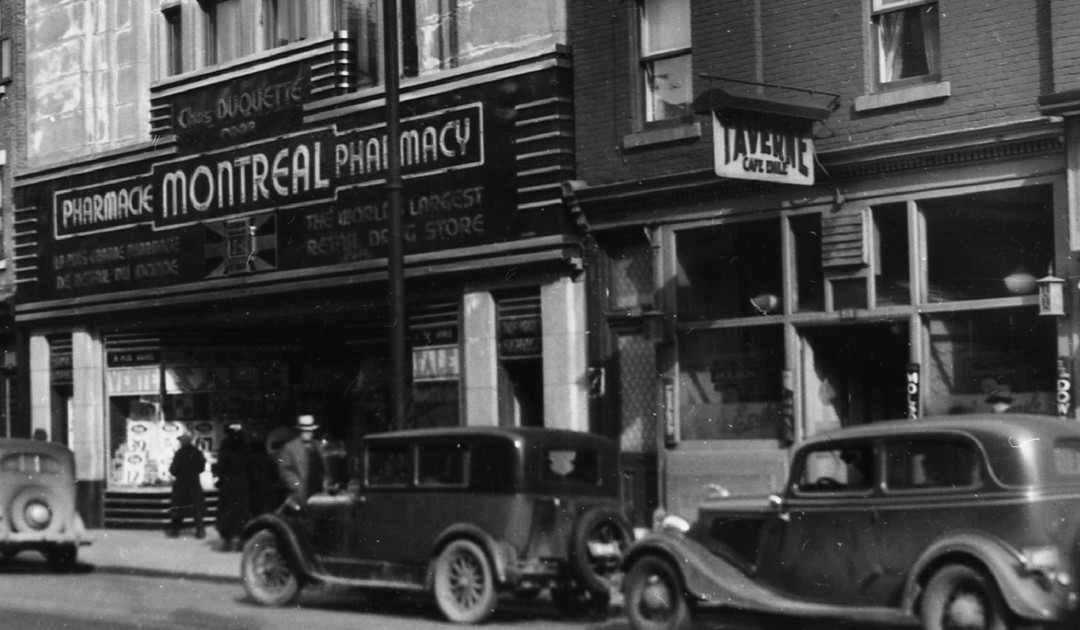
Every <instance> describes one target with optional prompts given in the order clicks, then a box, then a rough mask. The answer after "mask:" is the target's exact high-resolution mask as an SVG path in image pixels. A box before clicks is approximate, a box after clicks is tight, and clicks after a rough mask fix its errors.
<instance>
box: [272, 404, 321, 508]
mask: <svg viewBox="0 0 1080 630" xmlns="http://www.w3.org/2000/svg"><path fill="white" fill-rule="evenodd" d="M318 428H319V425H318V424H316V423H315V416H311V415H306V414H305V415H302V416H300V417H299V419H298V420H297V423H296V430H297V431H298V432H299V435H297V436H296V437H295V438H293V439H292V440H289V441H288V442H286V443H285V446H283V447H281V452H280V453H278V471H279V472H280V474H281V481H282V482H283V483H284V484H285V489H286V490H287V491H288V496H287V497H286V499H285V501H286V505H288V506H290V507H295V508H300V509H303V507H304V505H305V504H306V503H307V499H308V497H310V496H311V495H313V494H315V493H318V492H320V491H322V489H323V460H322V454H321V453H320V452H319V446H318V443H317V442H316V441H315V431H316V430H317V429H318Z"/></svg>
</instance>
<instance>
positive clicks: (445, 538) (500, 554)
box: [425, 523, 517, 588]
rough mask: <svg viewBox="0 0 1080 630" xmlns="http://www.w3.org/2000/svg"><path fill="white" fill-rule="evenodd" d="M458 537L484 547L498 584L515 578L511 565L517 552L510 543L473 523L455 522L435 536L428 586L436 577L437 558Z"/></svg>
mask: <svg viewBox="0 0 1080 630" xmlns="http://www.w3.org/2000/svg"><path fill="white" fill-rule="evenodd" d="M458 538H468V539H469V540H472V541H473V542H475V543H477V544H479V545H480V546H481V547H482V548H483V549H484V552H485V553H487V555H488V558H490V559H491V565H492V566H491V569H492V571H494V572H495V582H496V583H497V584H505V583H507V582H508V581H511V580H512V579H513V576H512V575H511V570H510V567H511V566H513V564H514V562H515V560H516V558H517V554H516V553H515V552H514V549H513V548H512V547H511V546H510V545H509V544H508V543H504V542H501V541H499V540H496V539H495V538H494V537H493V536H491V535H490V534H488V533H487V532H486V531H484V530H483V529H481V528H479V527H477V526H476V525H473V524H472V523H455V524H453V525H451V526H450V527H447V528H446V529H444V530H443V531H442V532H440V533H439V535H438V536H437V537H436V538H435V544H434V545H433V546H432V548H431V562H429V563H428V570H427V577H426V580H425V583H426V585H427V587H428V588H430V587H431V585H432V582H433V580H434V579H435V560H436V559H437V558H438V557H439V554H440V553H441V552H442V550H443V547H445V546H446V545H447V544H448V543H449V542H450V541H452V540H455V539H458Z"/></svg>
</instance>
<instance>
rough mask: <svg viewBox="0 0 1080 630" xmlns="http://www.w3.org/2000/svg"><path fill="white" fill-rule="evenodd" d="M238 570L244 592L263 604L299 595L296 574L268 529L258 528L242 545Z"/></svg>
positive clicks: (275, 603) (276, 603)
mask: <svg viewBox="0 0 1080 630" xmlns="http://www.w3.org/2000/svg"><path fill="white" fill-rule="evenodd" d="M240 571H241V577H242V578H243V580H244V590H245V591H247V594H248V596H250V597H251V598H252V599H253V600H255V601H256V602H258V603H260V604H262V605H264V606H284V605H286V604H291V603H293V602H295V601H296V599H297V597H299V596H300V589H301V588H302V587H303V583H302V580H301V578H300V575H299V574H298V572H297V571H296V568H295V567H294V566H293V562H292V560H291V559H290V558H289V556H288V554H287V552H286V550H285V549H283V548H282V547H281V543H280V541H279V540H278V537H277V536H275V535H274V533H273V532H271V531H269V530H262V531H260V532H258V533H257V534H255V535H254V536H252V537H251V540H249V541H248V542H247V544H246V545H244V557H243V559H242V560H241V562H240Z"/></svg>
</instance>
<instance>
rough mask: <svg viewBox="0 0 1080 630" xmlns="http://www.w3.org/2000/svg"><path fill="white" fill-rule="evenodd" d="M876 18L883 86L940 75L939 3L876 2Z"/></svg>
mask: <svg viewBox="0 0 1080 630" xmlns="http://www.w3.org/2000/svg"><path fill="white" fill-rule="evenodd" d="M872 19H873V33H874V40H875V42H874V43H875V47H874V48H875V54H876V57H877V84H878V85H879V86H889V85H890V84H896V83H898V82H913V81H926V80H935V79H937V78H938V77H939V76H940V73H941V70H940V65H939V60H938V50H939V35H938V33H939V30H938V3H937V2H936V1H933V0H929V1H928V0H873V18H872Z"/></svg>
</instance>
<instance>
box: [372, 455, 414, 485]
mask: <svg viewBox="0 0 1080 630" xmlns="http://www.w3.org/2000/svg"><path fill="white" fill-rule="evenodd" d="M366 471H367V485H368V486H369V487H372V488H380V487H383V488H385V487H403V486H407V485H409V478H410V476H411V475H410V473H411V471H412V466H411V463H410V461H409V447H408V446H407V445H405V444H372V445H369V446H368V448H367V467H366Z"/></svg>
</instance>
